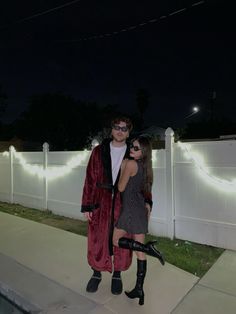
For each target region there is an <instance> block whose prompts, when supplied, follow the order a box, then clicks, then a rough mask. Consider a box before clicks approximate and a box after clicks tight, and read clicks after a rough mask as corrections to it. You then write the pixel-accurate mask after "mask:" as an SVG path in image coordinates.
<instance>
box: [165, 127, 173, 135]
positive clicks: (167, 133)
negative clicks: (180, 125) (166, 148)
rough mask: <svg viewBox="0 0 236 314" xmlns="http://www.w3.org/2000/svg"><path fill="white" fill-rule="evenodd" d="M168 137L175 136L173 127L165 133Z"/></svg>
mask: <svg viewBox="0 0 236 314" xmlns="http://www.w3.org/2000/svg"><path fill="white" fill-rule="evenodd" d="M165 135H166V136H174V131H173V130H172V128H171V127H169V128H167V129H166V131H165Z"/></svg>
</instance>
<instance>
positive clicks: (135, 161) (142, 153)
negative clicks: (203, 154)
mask: <svg viewBox="0 0 236 314" xmlns="http://www.w3.org/2000/svg"><path fill="white" fill-rule="evenodd" d="M151 156H152V147H151V143H150V141H149V139H148V138H146V137H142V136H140V137H138V138H137V139H135V140H133V141H132V144H131V146H130V157H132V160H128V159H125V160H124V161H123V162H122V165H121V175H120V179H119V183H118V189H119V191H120V192H122V211H121V214H120V217H119V219H118V222H117V224H116V227H115V229H114V234H113V245H115V246H118V247H120V248H124V249H128V250H132V251H135V253H136V255H137V281H136V285H135V288H134V289H133V290H132V291H130V292H125V294H126V295H127V296H128V297H129V298H132V299H133V298H139V304H140V305H143V304H144V292H143V283H144V278H145V275H146V268H147V261H146V254H148V255H151V256H154V257H156V258H158V259H159V261H160V262H161V264H162V265H164V263H165V261H164V258H163V256H162V254H161V253H160V252H159V251H157V250H156V248H155V247H154V243H155V242H148V243H147V244H144V240H145V234H146V233H147V232H148V220H149V216H150V212H151V207H150V206H149V205H147V204H145V195H148V194H150V193H151V188H152V182H153V171H152V158H151ZM127 233H128V234H131V235H132V239H128V238H126V237H124V236H125V235H126V234H127Z"/></svg>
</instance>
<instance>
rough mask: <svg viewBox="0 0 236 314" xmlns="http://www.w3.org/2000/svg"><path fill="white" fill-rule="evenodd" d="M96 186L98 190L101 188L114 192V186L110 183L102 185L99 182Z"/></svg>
mask: <svg viewBox="0 0 236 314" xmlns="http://www.w3.org/2000/svg"><path fill="white" fill-rule="evenodd" d="M96 186H97V188H100V189H105V190H114V185H112V184H110V183H100V182H97V184H96Z"/></svg>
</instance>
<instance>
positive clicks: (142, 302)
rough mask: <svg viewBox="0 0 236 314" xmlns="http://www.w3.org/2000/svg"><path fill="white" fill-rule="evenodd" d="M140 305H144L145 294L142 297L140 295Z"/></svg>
mask: <svg viewBox="0 0 236 314" xmlns="http://www.w3.org/2000/svg"><path fill="white" fill-rule="evenodd" d="M138 304H139V305H144V295H142V296H141V297H139V303H138Z"/></svg>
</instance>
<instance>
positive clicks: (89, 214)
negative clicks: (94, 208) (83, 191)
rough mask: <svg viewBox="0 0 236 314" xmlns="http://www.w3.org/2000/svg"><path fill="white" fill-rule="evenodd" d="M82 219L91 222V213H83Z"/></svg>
mask: <svg viewBox="0 0 236 314" xmlns="http://www.w3.org/2000/svg"><path fill="white" fill-rule="evenodd" d="M84 217H85V218H86V219H87V220H88V221H91V220H92V217H93V212H85V213H84Z"/></svg>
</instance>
